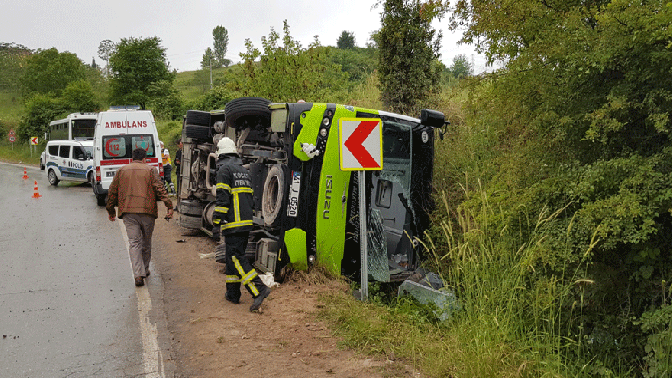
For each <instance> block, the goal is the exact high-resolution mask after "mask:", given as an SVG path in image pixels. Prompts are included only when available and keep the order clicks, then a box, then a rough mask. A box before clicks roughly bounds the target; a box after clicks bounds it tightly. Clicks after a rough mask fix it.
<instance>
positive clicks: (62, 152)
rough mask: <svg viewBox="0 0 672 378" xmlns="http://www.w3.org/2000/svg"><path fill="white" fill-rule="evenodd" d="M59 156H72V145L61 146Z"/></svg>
mask: <svg viewBox="0 0 672 378" xmlns="http://www.w3.org/2000/svg"><path fill="white" fill-rule="evenodd" d="M58 156H60V157H62V158H69V157H70V146H61V148H60V149H59V150H58Z"/></svg>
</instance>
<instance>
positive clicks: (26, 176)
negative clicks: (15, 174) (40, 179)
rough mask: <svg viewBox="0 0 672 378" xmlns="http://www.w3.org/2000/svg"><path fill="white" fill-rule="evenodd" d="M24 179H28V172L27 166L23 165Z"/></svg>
mask: <svg viewBox="0 0 672 378" xmlns="http://www.w3.org/2000/svg"><path fill="white" fill-rule="evenodd" d="M23 179H24V180H27V179H28V172H26V167H23Z"/></svg>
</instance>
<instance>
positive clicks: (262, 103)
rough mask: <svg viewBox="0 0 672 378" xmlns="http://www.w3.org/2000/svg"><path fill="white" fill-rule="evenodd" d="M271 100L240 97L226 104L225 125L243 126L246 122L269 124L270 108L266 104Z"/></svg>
mask: <svg viewBox="0 0 672 378" xmlns="http://www.w3.org/2000/svg"><path fill="white" fill-rule="evenodd" d="M270 103H271V100H267V99H265V98H262V97H240V98H236V99H234V100H231V101H229V103H228V104H226V107H225V109H224V113H225V114H226V118H225V120H224V122H225V123H226V126H227V127H243V126H244V125H245V124H246V123H247V124H251V125H252V126H254V125H256V124H257V123H260V124H262V125H265V126H266V125H269V124H270V122H271V110H270V109H269V108H268V105H269V104H270ZM246 121H247V122H246Z"/></svg>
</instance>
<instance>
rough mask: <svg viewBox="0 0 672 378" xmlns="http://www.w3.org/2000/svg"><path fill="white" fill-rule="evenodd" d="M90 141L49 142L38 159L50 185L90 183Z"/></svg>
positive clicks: (91, 146) (91, 161) (91, 165)
mask: <svg viewBox="0 0 672 378" xmlns="http://www.w3.org/2000/svg"><path fill="white" fill-rule="evenodd" d="M92 154H93V141H92V140H82V141H77V140H50V141H49V142H48V143H47V147H46V148H45V149H44V152H43V153H42V157H41V158H40V166H44V169H45V170H46V171H47V179H48V180H49V183H50V184H51V185H54V186H56V185H58V183H59V181H76V182H90V181H91V177H93V157H92Z"/></svg>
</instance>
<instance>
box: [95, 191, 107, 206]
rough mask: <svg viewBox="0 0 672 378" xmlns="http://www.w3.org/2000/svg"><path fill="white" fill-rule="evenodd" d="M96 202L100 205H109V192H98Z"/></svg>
mask: <svg viewBox="0 0 672 378" xmlns="http://www.w3.org/2000/svg"><path fill="white" fill-rule="evenodd" d="M96 203H97V204H98V206H105V205H107V194H96Z"/></svg>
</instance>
